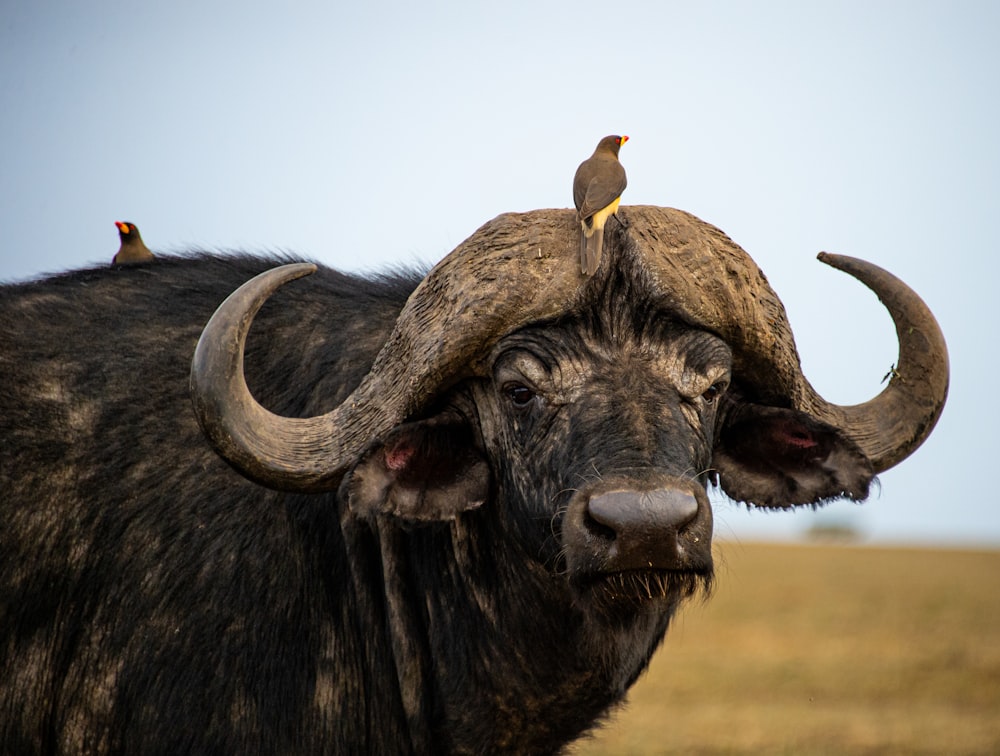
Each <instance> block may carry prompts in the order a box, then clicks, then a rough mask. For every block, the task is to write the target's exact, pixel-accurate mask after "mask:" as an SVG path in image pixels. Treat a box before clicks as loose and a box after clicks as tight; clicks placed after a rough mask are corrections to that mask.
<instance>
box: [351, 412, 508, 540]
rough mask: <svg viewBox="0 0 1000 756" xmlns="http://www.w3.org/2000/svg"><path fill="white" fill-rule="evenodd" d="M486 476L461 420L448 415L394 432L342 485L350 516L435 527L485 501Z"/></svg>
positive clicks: (368, 452)
mask: <svg viewBox="0 0 1000 756" xmlns="http://www.w3.org/2000/svg"><path fill="white" fill-rule="evenodd" d="M489 486H490V473H489V465H487V463H486V459H485V456H484V455H483V453H482V451H481V449H480V446H479V443H478V440H477V439H476V437H475V434H474V433H473V431H472V429H471V428H470V427H469V424H468V423H467V422H465V420H464V419H463V418H461V417H459V416H458V415H457V414H453V413H447V414H445V415H440V416H437V417H433V418H430V419H427V420H420V421H417V422H413V423H406V424H405V425H399V426H396V427H395V428H393V429H392V430H391V431H390V432H389V433H388V435H387V436H386V437H385V438H384V439H383V440H381V441H377V442H375V443H374V444H372V445H371V446H369V447H368V449H367V450H366V451H365V453H364V454H363V455H362V456H361V459H360V460H359V461H358V463H357V464H356V465H355V466H354V469H353V470H351V472H350V473H349V474H348V475H347V477H345V478H344V482H343V483H342V484H341V488H340V491H341V495H342V496H345V497H346V499H347V502H348V505H349V506H350V508H351V511H352V512H354V514H356V515H358V516H360V517H365V518H370V517H372V516H374V515H376V514H388V515H393V516H396V517H400V518H402V519H404V520H414V521H422V522H440V521H446V520H453V519H455V517H457V516H458V515H459V514H461V513H462V512H465V511H468V510H470V509H475V508H477V507H479V506H480V505H482V503H483V502H484V501H486V497H487V495H488V493H489Z"/></svg>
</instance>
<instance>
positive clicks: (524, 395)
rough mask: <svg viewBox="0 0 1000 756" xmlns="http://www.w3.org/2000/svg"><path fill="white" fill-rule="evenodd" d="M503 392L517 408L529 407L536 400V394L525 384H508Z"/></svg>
mask: <svg viewBox="0 0 1000 756" xmlns="http://www.w3.org/2000/svg"><path fill="white" fill-rule="evenodd" d="M503 391H504V393H505V394H506V395H507V398H508V399H510V401H511V403H512V404H513V405H514V406H515V407H527V406H528V405H529V404H531V402H532V400H533V399H534V398H535V392H534V391H532V390H531V389H530V388H528V387H527V386H525V385H524V384H523V383H508V384H507V385H506V386H504V387H503Z"/></svg>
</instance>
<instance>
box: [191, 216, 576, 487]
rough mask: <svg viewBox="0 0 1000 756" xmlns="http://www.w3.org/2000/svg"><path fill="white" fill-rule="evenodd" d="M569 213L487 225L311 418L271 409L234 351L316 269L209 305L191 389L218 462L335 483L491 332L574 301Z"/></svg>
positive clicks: (292, 483) (441, 268) (282, 275)
mask: <svg viewBox="0 0 1000 756" xmlns="http://www.w3.org/2000/svg"><path fill="white" fill-rule="evenodd" d="M567 220H568V216H567V214H566V213H562V212H560V213H548V214H545V213H537V214H532V215H529V216H525V215H514V214H510V215H505V216H501V217H500V218H498V219H495V220H494V221H492V222H491V223H488V224H486V226H484V227H483V228H482V229H480V230H479V231H478V232H477V233H476V234H474V235H473V236H472V237H471V238H470V239H469V240H467V241H466V242H465V243H463V244H462V245H461V246H460V247H459V248H458V249H456V250H455V251H454V252H452V253H451V254H450V255H448V256H447V257H446V258H445V259H444V260H442V261H441V262H440V263H439V264H438V265H437V266H436V267H435V268H434V269H433V270H432V271H431V272H430V273H429V274H428V275H427V277H426V278H425V279H424V280H423V281H422V282H421V283H420V285H419V286H418V287H417V288H416V289H415V290H414V292H413V294H412V295H411V296H410V298H409V300H408V301H407V303H406V305H405V306H404V307H403V309H402V311H401V312H400V314H399V318H398V319H397V321H396V325H395V328H394V329H393V331H392V334H391V335H390V336H389V339H388V340H387V341H386V343H385V344H384V345H383V347H382V350H381V351H380V352H379V354H378V356H377V357H376V359H375V362H374V364H373V365H372V368H371V371H370V372H369V373H368V375H367V376H365V378H364V379H363V380H362V382H361V383H360V385H359V386H358V387H357V389H356V390H355V391H354V393H352V394H351V395H350V396H348V397H347V399H345V400H344V402H343V403H342V404H341V405H340V406H339V407H337V408H336V409H334V410H332V411H330V412H328V413H326V414H324V415H319V416H316V417H310V418H288V417H281V416H278V415H275V414H273V413H272V412H270V411H268V410H267V409H265V408H264V407H262V406H261V405H260V404H259V403H258V402H257V401H256V400H255V399H254V398H253V396H252V395H251V394H250V391H249V389H248V388H247V384H246V381H245V379H244V377H243V349H244V343H245V341H246V335H247V332H248V331H249V328H250V323H251V321H252V320H253V316H254V315H255V314H256V312H257V310H259V309H260V307H261V305H262V304H263V303H264V301H265V300H266V299H267V298H268V297H269V296H270V295H271V294H273V293H274V292H275V291H276V290H277V289H278V287H280V286H282V285H284V284H285V283H287V282H289V281H292V280H294V279H296V278H299V277H301V276H304V275H308V274H310V273H312V272H313V271H314V270H315V266H314V265H311V264H292V265H284V266H282V267H279V268H276V269H274V270H270V271H267V272H265V273H261V274H260V275H258V276H257V277H256V278H254V279H252V280H251V281H248V282H247V283H246V284H244V285H243V286H241V287H240V288H239V289H237V290H236V291H235V292H233V294H231V295H230V296H229V298H228V299H226V301H225V302H223V303H222V305H220V306H219V308H218V310H216V312H215V314H214V315H213V316H212V318H211V320H209V322H208V325H206V326H205V330H204V331H203V332H202V335H201V338H200V339H199V341H198V346H197V348H196V350H195V354H194V359H193V360H192V364H191V393H192V400H193V402H194V407H195V413H196V415H197V416H198V420H199V422H200V423H201V426H202V429H203V430H204V431H205V433H206V435H207V436H208V437H209V439H210V440H211V442H212V443H213V445H214V446H215V448H216V450H217V451H218V452H219V453H220V454H221V455H222V456H223V457H224V458H225V459H227V460H228V461H229V462H230V463H231V464H232V465H233V466H235V467H236V468H237V469H238V470H240V471H241V472H242V473H243V474H244V475H246V476H247V477H249V478H251V479H253V480H256V481H257V482H259V483H262V484H263V485H266V486H270V487H272V488H277V489H280V490H285V491H300V492H317V491H327V490H331V489H333V488H336V487H337V485H338V483H339V481H340V479H341V477H342V476H343V474H344V473H345V472H346V470H347V467H348V466H349V465H350V464H351V463H352V462H353V461H354V459H355V458H356V457H357V456H358V454H360V453H361V451H362V450H363V449H364V448H365V447H366V446H367V445H368V444H369V443H370V442H371V441H372V439H374V438H378V437H380V436H381V435H383V434H384V433H385V432H387V431H388V430H390V429H391V428H392V427H394V426H395V425H398V424H399V423H401V422H402V421H403V420H404V419H405V418H406V417H407V416H408V415H410V414H411V413H413V412H415V411H416V410H418V409H419V408H421V407H422V406H423V405H424V404H425V403H426V402H427V401H428V400H429V399H430V398H431V397H432V396H434V395H435V394H436V393H438V392H439V391H441V390H443V389H445V388H447V387H448V386H449V385H451V384H452V383H454V382H455V381H457V380H459V379H460V378H462V377H464V376H465V375H468V374H469V373H470V372H471V371H472V370H473V368H474V366H475V365H476V362H477V360H480V359H481V358H482V356H483V355H484V354H485V353H486V352H487V351H488V350H489V348H490V347H491V346H492V345H493V344H494V343H495V342H496V341H497V340H498V339H499V338H500V337H502V336H503V335H505V334H507V333H510V332H511V331H513V330H516V329H518V328H520V327H522V326H524V325H526V324H528V323H532V322H537V321H539V320H546V319H550V318H553V317H555V316H557V315H559V314H560V313H563V312H565V310H566V308H567V306H568V305H569V304H570V303H573V302H575V301H576V299H577V293H578V289H580V288H582V287H583V286H584V284H585V283H586V279H583V278H581V276H580V275H579V272H578V271H577V272H576V274H575V275H574V267H575V266H574V264H573V255H572V254H570V253H569V249H575V248H576V245H577V244H578V243H579V242H578V240H577V239H576V238H575V237H573V235H572V229H573V226H572V224H571V223H569V222H567ZM577 228H578V227H577ZM561 246H568V249H567V250H564V251H558V250H559V249H560V247H561ZM554 250H557V251H556V253H555V254H553V251H554Z"/></svg>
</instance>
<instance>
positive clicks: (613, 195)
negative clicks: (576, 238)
mask: <svg viewBox="0 0 1000 756" xmlns="http://www.w3.org/2000/svg"><path fill="white" fill-rule="evenodd" d="M627 141H628V137H627V136H618V135H617V134H613V135H611V136H606V137H604V139H602V140H601V141H600V142H598V143H597V149H595V150H594V154H593V155H591V156H590V157H589V158H587V159H586V160H584V161H583V162H582V163H580V167H579V168H577V169H576V175H575V176H574V177H573V204H574V205H576V213H577V217H578V218H579V219H580V227H581V229H582V230H583V236H582V237H581V239H580V272H581V273H583V274H584V275H587V276H590V275H593V274H594V272H595V271H596V270H597V266H598V265H599V264H600V262H601V250H602V249H603V247H604V224H605V223H606V222H607V220H608V218H609V217H610V216H612V215H615V213H617V212H618V203H619V201H620V200H621V197H622V192H623V191H625V186H626V184H627V183H628V182H627V181H626V177H625V168H624V167H623V166H622V164H621V163H620V162H618V150H619V149H621V146H622V145H623V144H625V142H627Z"/></svg>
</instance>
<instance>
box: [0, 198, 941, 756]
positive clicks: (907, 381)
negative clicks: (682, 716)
mask: <svg viewBox="0 0 1000 756" xmlns="http://www.w3.org/2000/svg"><path fill="white" fill-rule="evenodd" d="M621 214H622V216H623V217H624V220H625V221H626V222H627V226H626V225H625V224H622V225H621V226H619V225H618V224H610V226H609V228H608V234H607V239H606V243H605V251H604V255H603V259H602V261H601V263H600V267H599V269H598V271H597V272H596V273H595V274H594V275H593V276H589V277H586V276H581V275H580V273H579V269H578V254H577V249H578V246H579V228H578V225H577V223H576V220H575V215H574V213H573V212H572V211H569V210H546V211H536V212H533V213H527V214H522V215H502V216H500V217H498V218H496V219H495V220H493V221H491V222H489V223H487V224H486V225H485V226H483V227H482V228H481V229H479V230H478V231H477V232H476V233H475V234H474V235H473V236H472V237H471V238H470V239H468V240H467V241H466V242H464V243H463V244H462V245H461V246H460V247H459V248H458V249H456V250H455V251H454V252H453V253H452V254H451V255H449V256H448V257H447V258H445V259H444V260H443V261H442V262H441V263H440V264H439V265H437V266H436V267H435V268H434V269H433V270H431V271H430V272H429V273H428V274H427V275H426V277H423V276H421V275H420V274H415V273H412V272H405V271H404V272H395V273H390V274H387V275H382V276H369V277H358V276H350V275H344V274H342V273H337V272H335V271H333V270H329V269H325V268H322V267H319V266H313V265H311V264H298V265H290V266H282V267H277V268H276V269H274V270H270V269H272V268H275V266H277V265H279V264H280V263H282V262H290V261H289V260H278V259H275V258H273V257H272V258H255V257H249V256H240V255H235V256H218V255H211V254H205V253H199V254H193V253H192V254H190V255H188V256H169V255H157V261H156V262H154V263H150V264H149V265H145V266H134V267H123V268H116V269H109V268H106V267H105V266H102V267H101V268H100V269H90V270H81V271H76V272H71V273H66V274H64V275H59V276H54V277H51V278H47V279H44V280H39V281H34V282H28V283H22V284H16V285H7V286H4V287H2V288H0V371H2V372H0V400H2V402H0V750H2V751H3V752H7V753H55V752H59V753H130V754H135V753H142V754H180V753H233V754H236V753H239V754H250V753H267V754H307V753H308V754H311V753H385V754H390V753H391V754H399V753H431V752H434V753H443V752H452V753H487V752H518V753H546V752H554V751H557V750H559V749H560V748H561V747H563V746H564V745H565V744H566V743H568V742H570V741H571V740H573V739H574V738H577V737H578V736H580V735H581V734H582V733H584V732H586V731H587V730H588V729H589V728H592V727H593V726H594V725H595V723H596V722H598V721H599V720H600V718H601V717H602V715H604V714H605V713H606V712H608V711H609V710H610V709H611V708H612V707H613V706H614V705H615V704H616V703H618V702H620V701H621V700H622V699H623V697H624V695H625V693H626V691H627V690H628V688H629V686H630V685H631V684H632V683H633V682H634V681H635V679H636V678H637V676H638V675H639V674H640V673H641V672H642V671H643V669H644V668H645V667H646V665H647V663H648V661H649V659H650V656H651V654H652V653H653V651H654V650H655V649H656V648H657V646H658V644H659V643H660V641H661V639H662V638H663V636H664V633H665V632H666V629H667V625H668V623H669V621H670V618H671V616H672V615H673V614H674V612H675V610H676V608H677V606H678V605H679V604H680V603H681V602H682V601H683V600H684V599H685V598H686V597H689V596H691V595H692V594H693V593H696V592H697V591H698V590H699V588H704V587H706V586H707V585H708V584H709V582H710V580H711V577H712V552H711V536H712V515H711V509H710V506H709V503H708V499H707V496H706V487H707V486H708V485H711V484H717V485H718V486H719V487H721V489H722V490H723V491H725V492H726V493H727V494H728V495H729V496H730V497H732V498H733V499H735V500H738V501H744V502H746V503H747V504H749V505H756V506H761V507H785V506H794V505H815V504H817V503H822V502H823V501H826V500H829V499H832V498H837V497H847V498H850V499H858V500H860V499H863V498H865V497H866V496H867V493H868V488H869V484H870V482H871V480H872V478H873V476H874V475H875V474H877V473H878V472H880V471H882V470H885V469H887V468H889V467H891V466H893V465H895V464H896V463H898V462H900V461H901V460H902V459H904V458H905V457H906V456H907V455H909V454H910V453H911V452H912V451H913V450H914V449H915V448H916V447H917V446H919V445H920V444H921V443H922V442H923V440H924V439H925V438H926V437H927V435H928V434H929V433H930V431H931V429H932V427H933V426H934V423H935V422H936V420H937V418H938V416H939V414H940V412H941V409H942V407H943V405H944V401H945V396H946V394H947V386H948V362H947V352H946V349H945V344H944V340H943V338H942V335H941V332H940V330H939V328H938V326H937V324H936V322H935V320H934V318H933V316H932V315H931V313H930V312H929V310H928V309H927V307H926V306H925V305H924V304H923V302H922V301H921V300H920V299H919V298H918V297H917V295H916V294H915V293H913V292H912V291H911V290H910V289H909V288H907V287H906V286H905V285H904V284H903V283H902V282H900V281H899V280H898V279H896V278H895V277H893V276H892V275H890V274H889V273H887V272H885V271H883V270H882V269H880V268H878V267H876V266H875V265H872V264H870V263H867V262H863V261H861V260H855V259H852V258H847V257H837V256H833V255H825V256H821V259H823V261H824V262H826V263H828V264H830V265H833V266H834V267H837V268H840V269H842V270H844V271H846V272H848V273H849V274H850V275H852V276H854V277H855V278H857V279H859V280H860V281H861V282H863V283H864V284H865V285H867V286H868V287H869V288H871V289H872V290H873V291H874V292H875V293H876V294H877V295H878V296H879V297H880V298H881V299H882V301H883V302H884V303H885V305H886V307H887V309H888V310H889V312H890V314H891V316H892V318H893V320H894V321H895V324H896V330H897V334H898V337H899V341H900V354H899V361H898V363H897V368H896V372H895V374H894V375H893V377H892V379H891V380H890V381H889V384H888V386H887V387H886V388H885V389H884V390H883V391H882V393H880V394H879V395H878V396H876V397H875V398H873V399H872V400H870V401H868V402H866V403H864V404H861V405H856V406H846V407H845V406H837V405H833V404H831V403H829V402H827V401H825V400H824V399H823V398H822V397H820V396H819V395H818V394H817V393H816V392H815V391H814V390H813V388H812V387H811V386H810V385H809V383H808V381H807V380H806V379H805V378H804V377H803V375H802V371H801V369H800V366H799V360H798V356H797V353H796V349H795V344H794V342H793V339H792V334H791V330H790V327H789V325H788V322H787V318H786V316H785V313H784V309H783V307H782V305H781V303H780V301H779V300H778V298H777V297H776V295H775V294H774V293H773V292H772V291H771V289H770V288H769V286H768V283H767V280H766V279H765V278H764V275H763V273H761V271H760V270H759V269H758V268H757V266H756V265H755V264H754V263H753V261H752V260H751V259H750V258H749V257H748V256H747V255H746V253H744V252H743V251H742V250H741V249H740V248H739V247H737V246H736V245H735V244H734V243H733V242H732V241H730V240H729V239H728V238H727V237H726V236H725V235H724V234H723V233H721V232H720V231H719V230H717V229H715V228H713V227H712V226H709V225H708V224H706V223H704V222H702V221H700V220H698V219H697V218H694V217H692V216H690V215H688V214H686V213H683V212H680V211H677V210H668V209H662V208H652V207H628V208H622V210H621ZM265 271H266V272H265ZM313 271H315V272H314V274H313V275H311V276H308V277H305V278H302V280H300V281H296V282H295V283H290V284H289V285H287V286H286V285H285V284H286V283H288V282H290V281H292V280H293V279H296V278H301V277H302V276H304V275H305V274H307V273H310V272H313ZM258 274H261V275H258ZM255 276H256V277H255ZM248 279H252V280H249V282H248V283H246V284H245V285H243V284H244V283H245V282H247V281H248ZM238 287H239V288H238ZM234 290H236V291H235V293H232V296H229V298H228V299H226V297H227V296H228V295H230V293H231V292H233V291H234ZM224 299H225V300H226V301H225V303H224V304H222V305H221V306H220V303H221V302H222V301H223V300H224ZM216 308H218V310H216ZM213 312H214V313H215V314H214V316H213ZM210 318H211V320H210V322H209V319H210ZM206 322H208V325H207V326H206V325H205V324H206ZM203 329H204V332H203ZM199 337H200V339H199ZM244 352H245V353H244ZM192 399H193V410H192ZM217 452H218V453H217ZM223 460H225V461H223ZM665 715H666V716H668V715H669V712H665Z"/></svg>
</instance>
